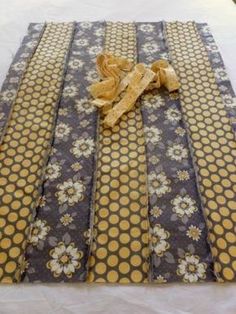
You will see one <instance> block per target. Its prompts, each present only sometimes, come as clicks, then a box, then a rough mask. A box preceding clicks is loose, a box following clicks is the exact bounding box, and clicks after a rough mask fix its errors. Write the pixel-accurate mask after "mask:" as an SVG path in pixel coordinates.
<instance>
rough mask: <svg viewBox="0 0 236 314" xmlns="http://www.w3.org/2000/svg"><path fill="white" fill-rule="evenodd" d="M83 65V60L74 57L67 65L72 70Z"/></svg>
mask: <svg viewBox="0 0 236 314" xmlns="http://www.w3.org/2000/svg"><path fill="white" fill-rule="evenodd" d="M83 65H84V62H83V61H81V60H80V59H78V58H77V59H74V60H72V61H70V62H69V63H68V66H69V67H70V68H71V69H73V70H78V69H81V68H82V67H83Z"/></svg>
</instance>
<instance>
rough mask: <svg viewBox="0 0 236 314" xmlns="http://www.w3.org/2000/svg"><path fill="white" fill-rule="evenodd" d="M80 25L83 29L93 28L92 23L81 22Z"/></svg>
mask: <svg viewBox="0 0 236 314" xmlns="http://www.w3.org/2000/svg"><path fill="white" fill-rule="evenodd" d="M79 25H80V27H81V28H83V29H89V28H91V27H92V23H91V22H81V23H80V24H79Z"/></svg>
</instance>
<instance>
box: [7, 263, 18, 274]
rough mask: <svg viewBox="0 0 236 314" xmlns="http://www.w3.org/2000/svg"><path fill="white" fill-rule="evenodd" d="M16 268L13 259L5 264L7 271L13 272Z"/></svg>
mask: <svg viewBox="0 0 236 314" xmlns="http://www.w3.org/2000/svg"><path fill="white" fill-rule="evenodd" d="M15 270H16V263H15V262H13V261H11V262H8V263H7V264H6V266H5V271H6V272H7V273H13V272H14V271H15Z"/></svg>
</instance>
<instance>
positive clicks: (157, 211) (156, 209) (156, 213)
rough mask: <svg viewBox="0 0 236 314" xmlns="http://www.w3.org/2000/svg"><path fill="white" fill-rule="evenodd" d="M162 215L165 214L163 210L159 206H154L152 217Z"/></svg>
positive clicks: (151, 212)
mask: <svg viewBox="0 0 236 314" xmlns="http://www.w3.org/2000/svg"><path fill="white" fill-rule="evenodd" d="M162 213H163V210H162V209H161V208H160V207H158V206H154V207H153V208H152V209H151V211H150V214H151V216H153V217H154V218H158V217H160V216H161V215H162Z"/></svg>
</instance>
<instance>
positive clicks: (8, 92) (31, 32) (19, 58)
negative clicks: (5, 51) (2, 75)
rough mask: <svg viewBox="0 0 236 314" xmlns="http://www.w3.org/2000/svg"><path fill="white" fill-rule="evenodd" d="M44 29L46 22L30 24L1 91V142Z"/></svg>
mask: <svg viewBox="0 0 236 314" xmlns="http://www.w3.org/2000/svg"><path fill="white" fill-rule="evenodd" d="M43 30H44V24H30V25H29V28H28V33H27V35H26V36H25V37H24V39H23V41H22V44H21V46H20V48H19V50H18V51H17V53H16V55H15V57H14V59H13V62H12V64H11V66H10V69H9V71H8V74H7V77H6V79H5V81H4V83H3V85H2V89H1V93H0V143H2V139H3V136H4V133H5V130H6V128H7V123H8V121H9V119H10V115H11V111H12V104H13V103H14V99H15V97H16V94H17V90H18V87H19V84H20V81H21V79H22V76H23V73H24V71H25V68H26V66H27V63H28V60H29V59H30V58H31V56H32V54H33V53H34V51H35V49H36V47H37V45H38V42H39V40H40V37H41V35H42V33H43Z"/></svg>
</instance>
